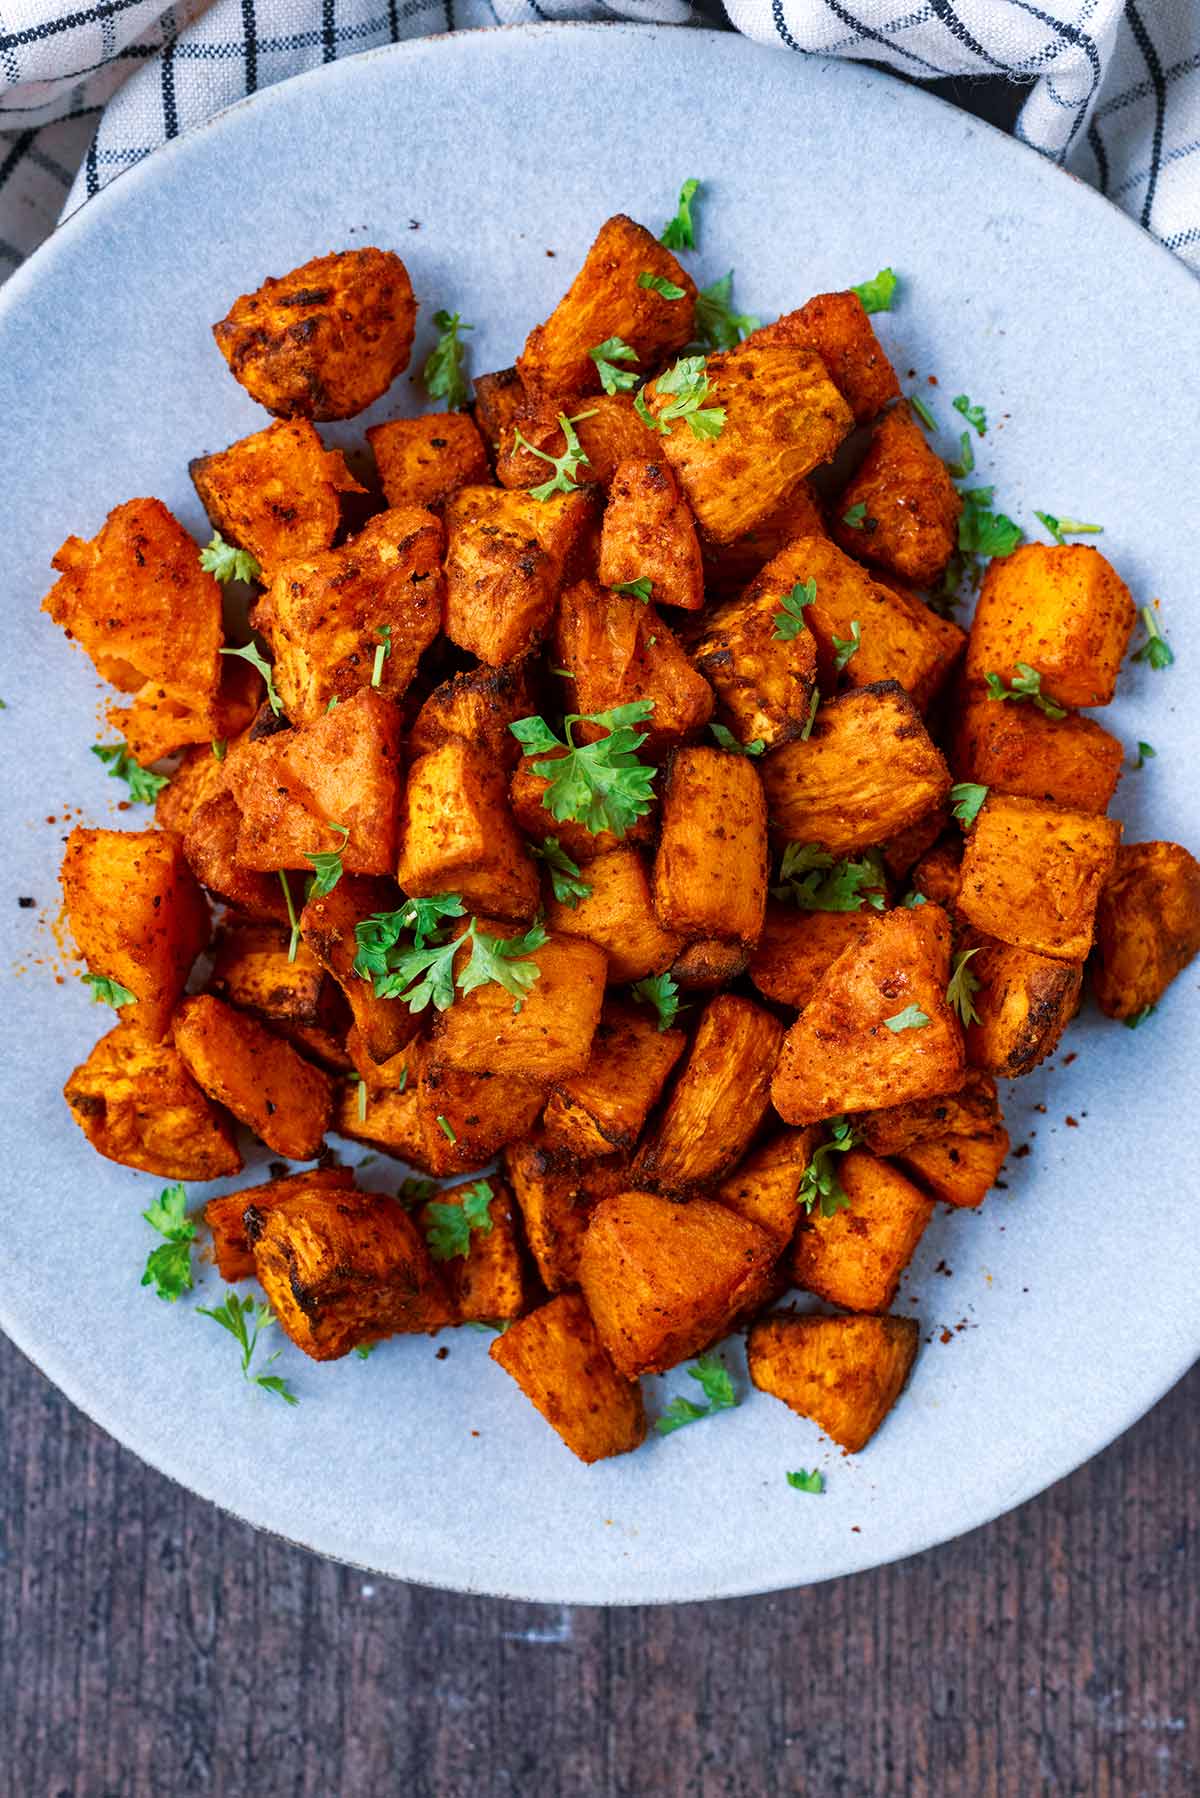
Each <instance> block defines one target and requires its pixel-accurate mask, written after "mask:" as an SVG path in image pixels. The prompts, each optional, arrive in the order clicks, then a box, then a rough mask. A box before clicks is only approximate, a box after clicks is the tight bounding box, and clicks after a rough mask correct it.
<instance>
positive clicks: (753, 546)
mask: <svg viewBox="0 0 1200 1798" xmlns="http://www.w3.org/2000/svg"><path fill="white" fill-rule="evenodd" d="M824 529H825V515H824V513H823V512H822V511H821V507H820V505H819V504H818V501H817V498H816V495H815V493H814V492H813V489H812V487H811V486H810V485H809V483H808V482H807V481H797V483H796V485H795V486H794V487H793V488H792V490H791V492H790V493H787V494H785V495H784V497H783V498H782V499H781V500H780V501H779V504H778V505H777V506H774V507H772V509H771V511H770V512H768V513H767V516H766V517H765V518H764V519H763V520H762V522H761V524H756V525H755V526H754V527H753V528H752V529H751V530H748V531H744V532H743V533H742V535H741V536H740V537H735V538H733V540H732V542H730V543H709V542H707V541H706V540H705V541H702V542H701V545H700V548H701V553H702V555H703V557H704V585H705V587H706V589H707V590H708V592H709V593H715V594H720V595H729V594H735V593H740V592H741V591H742V589H743V587H745V586H746V585H747V584H748V582H750V581H752V580H753V579H754V577H755V576H756V575H757V574H760V573H761V572H762V570H763V569H764V568H765V567H766V565H767V563H768V562H772V561H774V559H775V557H776V556H777V555H779V553H780V551H781V550H784V549H786V548H787V546H788V544H789V543H791V542H792V540H793V539H794V538H796V537H819V536H820V534H821V532H822V531H823V530H824Z"/></svg>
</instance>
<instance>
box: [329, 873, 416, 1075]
mask: <svg viewBox="0 0 1200 1798" xmlns="http://www.w3.org/2000/svg"><path fill="white" fill-rule="evenodd" d="M403 904H404V895H403V894H402V893H401V891H400V889H399V887H398V886H396V884H395V882H394V881H391V880H370V879H366V878H364V877H362V876H360V875H353V874H345V875H343V876H342V878H341V880H339V881H338V883H337V885H336V886H335V887H334V889H333V891H332V892H330V893H325V894H319V893H314V894H313V896H312V898H311V899H310V900H309V901H308V903H307V904H306V905H305V907H304V910H303V911H302V912H301V914H300V934H301V937H302V939H303V941H304V942H305V943H307V945H308V947H309V948H310V949H311V950H312V952H313V954H314V955H315V956H316V958H317V960H318V961H319V962H320V964H321V966H322V967H323V968H324V969H325V971H326V973H328V974H331V975H332V976H333V978H334V980H336V981H337V983H338V985H339V986H340V987H341V989H342V991H343V993H344V994H345V995H346V998H347V1000H348V1002H349V1005H350V1010H351V1012H352V1013H353V1016H354V1023H355V1026H356V1028H357V1029H358V1032H359V1035H360V1037H361V1040H362V1043H363V1046H364V1047H365V1049H366V1051H367V1054H368V1055H369V1056H370V1057H371V1059H372V1060H373V1061H377V1062H385V1061H390V1060H391V1058H392V1056H393V1055H398V1054H399V1052H400V1051H401V1049H403V1048H405V1047H406V1046H407V1045H408V1044H409V1043H410V1042H411V1041H412V1039H413V1037H414V1036H416V1034H417V1032H418V1031H419V1030H420V1028H421V1020H420V1018H419V1017H414V1015H413V1013H412V1012H411V1011H410V1010H409V1009H408V1006H407V1005H402V1004H401V1003H400V1001H399V1000H397V999H378V998H376V996H375V987H374V983H373V982H372V981H371V980H367V979H364V978H363V977H362V976H361V975H359V974H356V973H355V972H354V960H355V957H356V956H357V954H358V942H357V939H356V938H355V934H354V927H355V925H356V924H361V923H363V922H365V921H366V919H368V918H372V917H376V916H380V915H382V914H385V913H390V912H395V911H399V909H400V907H401V906H402V905H403Z"/></svg>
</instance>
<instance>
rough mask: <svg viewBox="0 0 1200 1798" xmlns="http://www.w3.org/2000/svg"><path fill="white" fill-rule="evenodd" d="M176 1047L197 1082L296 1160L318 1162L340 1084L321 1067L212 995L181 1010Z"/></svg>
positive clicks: (263, 1138) (176, 1023)
mask: <svg viewBox="0 0 1200 1798" xmlns="http://www.w3.org/2000/svg"><path fill="white" fill-rule="evenodd" d="M174 1035H175V1047H176V1048H177V1049H178V1051H179V1053H180V1055H181V1056H182V1058H183V1061H184V1064H185V1066H186V1067H187V1069H188V1072H189V1073H190V1074H191V1076H192V1078H193V1080H195V1082H196V1084H197V1085H198V1086H199V1087H201V1088H202V1089H203V1091H205V1092H206V1093H207V1094H208V1096H209V1098H210V1099H215V1100H216V1101H217V1103H218V1104H219V1105H224V1106H225V1107H226V1108H227V1110H229V1111H232V1113H233V1115H234V1117H236V1118H240V1119H241V1121H242V1123H244V1124H246V1125H248V1126H249V1128H250V1129H251V1130H253V1131H254V1133H255V1135H256V1136H257V1137H259V1138H260V1139H261V1141H263V1142H264V1143H266V1145H267V1147H268V1148H269V1149H274V1151H275V1153H276V1154H277V1155H282V1156H284V1157H285V1158H286V1159H287V1160H288V1161H311V1160H312V1159H313V1158H314V1157H315V1156H316V1155H317V1154H318V1153H319V1152H320V1148H321V1143H322V1141H323V1140H324V1136H325V1130H326V1127H327V1125H328V1123H329V1114H330V1108H331V1106H332V1102H333V1089H332V1087H331V1085H330V1082H329V1079H328V1077H327V1076H326V1075H325V1074H323V1073H322V1072H321V1070H320V1069H319V1068H314V1067H313V1066H312V1065H311V1063H310V1062H307V1061H305V1060H304V1058H303V1057H302V1056H300V1055H297V1053H296V1051H295V1050H294V1049H293V1048H292V1047H291V1045H290V1044H289V1043H286V1042H284V1040H283V1038H282V1037H279V1036H276V1035H275V1034H274V1033H273V1032H272V1031H270V1030H268V1029H267V1028H266V1026H265V1025H263V1024H260V1023H259V1022H258V1020H257V1019H256V1018H252V1017H250V1016H249V1015H248V1014H247V1013H246V1012H241V1011H234V1009H233V1007H232V1006H231V1005H226V1004H225V1003H224V1002H223V1001H222V1000H220V999H214V998H213V997H212V995H211V994H210V993H200V994H198V995H197V996H196V997H195V998H194V999H185V1000H184V1001H183V1004H182V1005H181V1006H180V1007H179V1009H178V1011H177V1012H176V1013H175V1021H174Z"/></svg>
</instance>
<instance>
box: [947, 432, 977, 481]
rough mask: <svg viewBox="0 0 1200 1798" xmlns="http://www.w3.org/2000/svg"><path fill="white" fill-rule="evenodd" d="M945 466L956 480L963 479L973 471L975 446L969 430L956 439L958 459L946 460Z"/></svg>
mask: <svg viewBox="0 0 1200 1798" xmlns="http://www.w3.org/2000/svg"><path fill="white" fill-rule="evenodd" d="M946 466H947V467H948V468H949V470H950V473H951V474H952V475H953V476H954V479H955V480H956V481H965V480H966V478H967V476H968V475H969V474H974V473H975V447H974V445H973V444H972V442H971V433H970V431H964V432H963V433H962V435H961V437H960V438H959V440H958V461H957V462H948V463H947V464H946Z"/></svg>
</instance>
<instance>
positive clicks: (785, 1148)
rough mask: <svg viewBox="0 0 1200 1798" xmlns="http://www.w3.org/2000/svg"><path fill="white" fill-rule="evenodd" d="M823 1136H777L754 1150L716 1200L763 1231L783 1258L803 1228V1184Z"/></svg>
mask: <svg viewBox="0 0 1200 1798" xmlns="http://www.w3.org/2000/svg"><path fill="white" fill-rule="evenodd" d="M822 1134H823V1133H822V1131H821V1130H820V1129H818V1128H816V1127H813V1128H812V1129H809V1130H780V1131H777V1132H776V1134H775V1135H774V1136H771V1137H768V1139H767V1141H766V1142H764V1143H762V1144H761V1145H760V1146H759V1147H758V1148H757V1149H753V1150H751V1152H750V1154H749V1155H747V1157H746V1159H745V1160H744V1161H743V1162H741V1163H740V1165H739V1166H738V1167H737V1168H736V1169H735V1170H734V1172H733V1173H732V1174H729V1175H728V1176H727V1177H726V1178H725V1179H724V1180H722V1182H721V1184H720V1185H719V1186H718V1187H717V1189H716V1191H715V1192H714V1194H713V1197H714V1198H716V1199H719V1200H720V1201H721V1203H722V1205H726V1206H728V1208H729V1210H730V1211H736V1212H737V1214H738V1216H739V1217H744V1218H747V1219H748V1220H749V1221H750V1223H752V1224H757V1225H758V1227H759V1229H760V1230H765V1231H766V1232H767V1234H768V1236H770V1237H772V1238H773V1239H774V1241H775V1244H776V1247H777V1248H778V1249H779V1250H780V1251H781V1252H782V1251H783V1250H784V1249H786V1248H787V1246H788V1243H789V1242H790V1241H791V1239H792V1237H793V1236H794V1235H795V1233H796V1226H797V1224H798V1223H799V1222H800V1219H801V1216H802V1213H801V1210H800V1205H799V1199H798V1195H799V1190H800V1182H801V1180H802V1179H803V1178H804V1171H805V1169H806V1168H807V1166H808V1164H809V1161H810V1159H811V1158H812V1152H813V1150H814V1149H815V1148H816V1146H817V1144H818V1143H819V1142H820V1140H821V1137H822Z"/></svg>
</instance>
